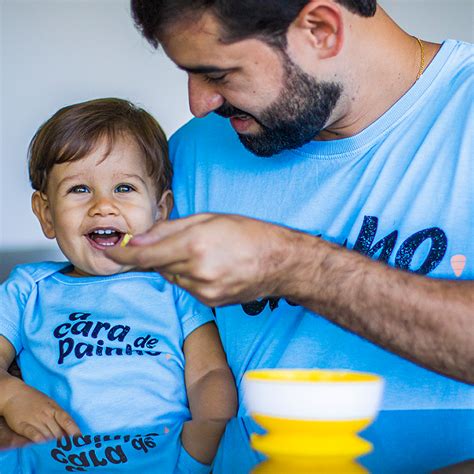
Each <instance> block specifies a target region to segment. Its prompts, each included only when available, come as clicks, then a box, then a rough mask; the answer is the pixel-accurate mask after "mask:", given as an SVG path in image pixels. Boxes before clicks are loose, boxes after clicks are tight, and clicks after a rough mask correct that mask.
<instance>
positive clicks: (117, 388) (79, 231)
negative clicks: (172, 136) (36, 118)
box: [0, 99, 236, 442]
mask: <svg viewBox="0 0 474 474" xmlns="http://www.w3.org/2000/svg"><path fill="white" fill-rule="evenodd" d="M29 173H30V180H31V183H32V186H33V188H34V189H35V191H34V193H33V196H32V208H33V212H34V213H35V215H36V217H37V218H38V220H39V222H40V224H41V227H42V229H43V233H44V234H45V236H46V237H47V238H49V239H56V240H57V243H58V245H59V247H60V248H61V250H62V252H63V253H64V255H65V256H66V257H67V259H68V262H64V263H57V262H42V263H34V264H27V265H20V266H18V267H16V268H15V269H14V270H13V272H12V273H11V275H10V277H9V278H8V280H7V281H6V282H5V283H4V284H2V285H1V286H0V415H2V416H4V417H5V420H6V422H7V423H8V425H9V426H10V428H11V429H12V430H13V431H15V432H16V433H18V434H20V435H22V436H24V437H26V438H29V439H30V440H32V441H36V442H39V441H44V440H47V439H51V438H59V437H61V436H63V435H74V434H78V433H79V432H99V431H108V432H110V431H113V430H120V429H121V430H123V429H124V428H125V427H126V428H134V427H140V426H147V425H148V426H150V425H153V424H155V423H158V422H159V423H167V422H170V423H173V422H176V420H179V419H182V420H185V419H189V418H191V417H192V418H197V419H205V418H230V417H231V416H233V415H234V414H235V408H236V392H235V386H234V381H233V378H232V374H231V372H230V369H229V367H228V366H227V361H226V357H225V354H224V352H223V349H222V346H221V343H220V340H219V335H218V332H217V329H216V326H215V324H214V322H213V321H214V318H213V314H212V311H211V310H210V309H209V308H207V307H205V306H203V305H202V304H200V303H199V302H198V301H196V300H195V299H193V298H192V297H191V296H190V295H189V294H188V293H186V292H185V291H183V290H181V289H180V288H179V287H176V286H173V285H171V284H170V283H169V282H168V281H166V280H165V279H164V278H163V277H162V276H161V275H159V274H158V273H154V272H144V271H139V270H137V269H134V268H129V267H124V266H121V265H120V264H117V263H115V262H113V261H112V260H110V259H109V258H107V256H106V255H105V253H104V251H105V250H106V249H109V248H111V247H113V246H118V245H120V244H121V242H122V241H123V239H124V236H125V235H127V234H140V233H142V232H144V231H146V230H147V229H148V228H149V227H150V226H151V225H152V224H153V223H155V222H156V221H157V220H160V219H167V218H168V216H169V214H170V211H171V208H172V205H173V197H172V193H171V191H170V185H171V178H172V168H171V164H170V162H169V159H168V150H167V142H166V138H165V136H164V133H163V131H162V130H161V128H160V126H159V125H158V123H157V122H156V121H155V120H154V119H153V117H151V116H150V115H149V114H148V113H147V112H145V111H144V110H142V109H140V108H137V107H135V106H134V105H133V104H131V103H129V102H127V101H124V100H120V99H97V100H91V101H88V102H84V103H80V104H75V105H72V106H69V107H64V108H63V109H61V110H59V111H58V112H57V113H56V114H54V115H53V116H52V117H51V118H50V119H49V120H48V121H47V122H46V123H44V124H43V125H42V126H41V127H40V129H39V130H38V132H37V133H36V135H35V136H34V138H33V140H32V142H31V144H30V148H29ZM15 357H16V358H17V361H18V364H19V366H20V368H21V371H22V375H23V379H24V381H22V380H20V379H18V378H16V377H12V376H11V375H9V374H8V372H7V369H8V367H9V366H10V364H11V363H12V361H13V360H14V358H15Z"/></svg>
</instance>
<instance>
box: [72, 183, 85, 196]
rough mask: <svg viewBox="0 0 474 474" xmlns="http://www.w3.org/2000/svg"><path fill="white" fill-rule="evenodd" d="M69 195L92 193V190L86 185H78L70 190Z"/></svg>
mask: <svg viewBox="0 0 474 474" xmlns="http://www.w3.org/2000/svg"><path fill="white" fill-rule="evenodd" d="M68 192H69V193H76V194H79V193H90V189H89V188H88V187H87V186H86V185H85V184H78V185H76V186H73V187H72V188H70V189H69V191H68Z"/></svg>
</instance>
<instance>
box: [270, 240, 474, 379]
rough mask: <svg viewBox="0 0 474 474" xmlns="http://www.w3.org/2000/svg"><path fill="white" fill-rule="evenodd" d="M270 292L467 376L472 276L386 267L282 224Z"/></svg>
mask: <svg viewBox="0 0 474 474" xmlns="http://www.w3.org/2000/svg"><path fill="white" fill-rule="evenodd" d="M284 267H285V268H284V270H283V271H282V272H281V274H282V275H284V276H280V277H279V279H280V283H279V285H278V287H277V295H278V296H284V297H287V298H288V299H290V300H291V301H294V302H295V303H298V304H301V305H302V306H304V307H306V308H308V309H310V310H312V311H314V312H316V313H318V314H320V315H322V316H325V317H326V318H328V319H329V320H331V321H333V322H334V323H336V324H338V325H340V326H342V327H344V328H346V329H348V330H350V331H352V332H354V333H356V334H359V335H360V336H362V337H364V338H366V339H369V340H370V341H372V342H374V343H375V344H378V345H379V346H382V347H384V348H385V349H388V350H390V351H392V352H395V353H397V354H399V355H401V356H402V357H405V358H407V359H410V360H412V361H414V362H416V363H418V364H420V365H423V366H425V367H427V368H429V369H431V370H434V371H436V372H440V373H443V374H445V375H448V376H450V377H453V378H457V379H459V380H462V381H466V382H469V383H474V282H472V281H451V280H437V279H432V278H426V277H422V276H420V275H416V274H413V273H408V272H404V271H401V270H397V269H394V268H391V267H389V266H387V265H385V264H382V263H380V262H377V261H374V260H371V259H369V258H367V257H365V256H362V255H360V254H358V253H356V252H353V251H349V250H347V249H345V248H342V247H338V246H336V245H333V244H330V243H327V242H325V241H323V240H321V239H319V238H315V237H312V236H310V235H307V234H302V233H298V232H292V231H290V232H289V235H288V242H287V248H286V258H285V262H284Z"/></svg>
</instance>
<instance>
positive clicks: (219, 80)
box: [203, 74, 227, 84]
mask: <svg viewBox="0 0 474 474" xmlns="http://www.w3.org/2000/svg"><path fill="white" fill-rule="evenodd" d="M226 77H227V74H221V75H220V76H209V75H205V76H203V78H204V81H205V82H208V83H211V84H219V83H222V82H224V80H225V78H226Z"/></svg>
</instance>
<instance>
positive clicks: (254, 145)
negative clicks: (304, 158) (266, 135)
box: [237, 133, 283, 158]
mask: <svg viewBox="0 0 474 474" xmlns="http://www.w3.org/2000/svg"><path fill="white" fill-rule="evenodd" d="M237 135H238V137H239V140H240V142H241V143H242V145H243V146H244V147H245V148H246V149H247V150H248V151H250V152H251V153H253V154H254V155H257V156H260V157H262V158H268V157H269V156H273V155H276V154H277V153H280V152H281V151H283V148H280V147H276V146H275V144H273V143H271V142H270V141H268V140H262V139H259V137H258V135H256V134H252V135H250V134H240V133H239V134H237Z"/></svg>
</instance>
